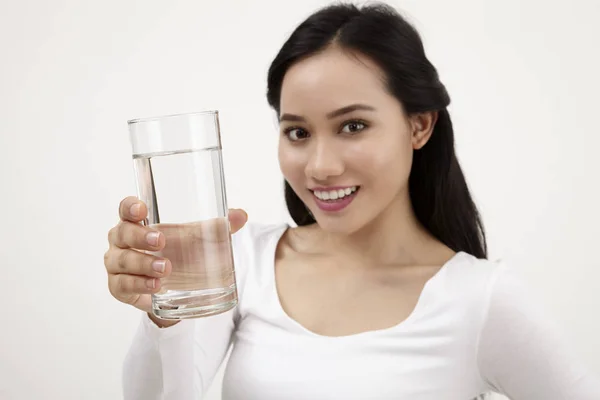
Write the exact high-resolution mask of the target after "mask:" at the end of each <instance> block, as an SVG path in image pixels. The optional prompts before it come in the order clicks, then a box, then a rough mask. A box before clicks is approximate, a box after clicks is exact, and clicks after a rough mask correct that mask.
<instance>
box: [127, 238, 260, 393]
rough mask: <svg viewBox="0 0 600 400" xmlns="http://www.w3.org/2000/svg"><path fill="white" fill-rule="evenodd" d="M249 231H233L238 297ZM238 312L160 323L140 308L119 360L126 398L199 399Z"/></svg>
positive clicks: (228, 342) (223, 352) (223, 351)
mask: <svg viewBox="0 0 600 400" xmlns="http://www.w3.org/2000/svg"><path fill="white" fill-rule="evenodd" d="M247 231H248V229H246V227H244V228H243V229H242V230H240V231H239V232H238V233H236V234H234V235H233V236H232V246H233V253H234V261H235V269H236V284H237V288H238V296H240V298H241V297H242V292H243V282H244V281H245V274H246V272H247V268H244V267H243V265H244V262H243V261H244V258H246V250H247V249H246V248H245V247H247V246H249V245H250V242H249V240H250V239H249V233H247ZM238 318H239V310H238V308H237V307H236V308H234V309H233V310H229V311H227V312H225V313H223V314H219V315H214V316H210V317H205V318H197V319H189V320H182V321H180V322H179V323H178V324H176V325H173V326H171V327H168V328H159V327H158V326H157V325H156V324H154V322H152V320H150V318H149V317H148V316H147V315H146V314H145V313H144V314H143V316H142V321H141V323H140V325H139V327H138V330H137V332H136V334H135V335H134V338H133V341H132V344H131V347H130V348H129V351H128V353H127V355H126V357H125V361H124V365H123V374H122V384H123V396H124V400H159V399H160V400H188V399H190V400H191V399H194V400H198V399H201V398H202V397H203V396H204V394H205V393H206V391H207V390H208V388H209V387H210V384H211V383H212V380H213V378H214V376H215V374H216V372H217V371H218V369H219V367H220V365H221V364H222V362H223V360H224V358H225V356H226V355H227V352H228V350H229V347H230V345H231V341H232V334H233V332H234V330H235V328H236V323H237V320H238Z"/></svg>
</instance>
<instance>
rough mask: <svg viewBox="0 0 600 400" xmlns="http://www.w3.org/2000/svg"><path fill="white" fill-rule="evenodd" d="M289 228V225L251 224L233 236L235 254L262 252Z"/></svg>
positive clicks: (247, 224)
mask: <svg viewBox="0 0 600 400" xmlns="http://www.w3.org/2000/svg"><path fill="white" fill-rule="evenodd" d="M288 227H289V225H288V224H287V223H278V224H266V223H261V222H250V221H248V222H247V223H246V225H244V226H243V227H242V229H240V230H239V231H237V232H236V233H234V234H233V235H232V236H231V240H232V247H233V251H234V253H254V252H260V251H261V250H263V249H264V248H265V247H267V246H268V245H269V244H271V242H272V241H273V240H278V239H279V237H281V235H282V234H283V233H284V232H285V230H286V229H287V228H288Z"/></svg>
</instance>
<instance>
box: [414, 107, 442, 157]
mask: <svg viewBox="0 0 600 400" xmlns="http://www.w3.org/2000/svg"><path fill="white" fill-rule="evenodd" d="M437 119H438V112H437V111H428V112H424V113H417V114H413V115H411V116H410V125H411V129H412V146H413V149H414V150H419V149H421V148H422V147H423V146H425V144H427V142H428V141H429V138H430V137H431V134H432V133H433V128H434V127H435V123H436V122H437Z"/></svg>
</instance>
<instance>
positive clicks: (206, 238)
mask: <svg viewBox="0 0 600 400" xmlns="http://www.w3.org/2000/svg"><path fill="white" fill-rule="evenodd" d="M133 162H134V170H135V174H136V182H137V186H138V195H139V197H140V199H141V200H142V201H144V202H145V203H146V205H147V206H148V219H147V220H146V221H144V222H145V224H146V225H148V226H152V227H154V228H156V229H158V230H160V231H161V232H162V233H163V234H164V235H165V237H166V246H165V248H164V249H163V250H162V251H161V252H158V253H154V254H156V255H158V256H161V257H166V258H168V259H169V260H170V261H171V265H172V272H171V274H170V275H169V276H168V277H167V278H163V279H161V290H160V292H159V293H157V294H155V295H153V299H152V300H153V301H152V306H153V312H154V313H155V314H156V315H157V316H158V317H160V318H165V319H182V318H194V317H202V316H208V315H214V314H219V313H221V312H224V311H227V310H230V309H231V308H233V307H234V306H235V305H236V304H237V291H236V281H235V270H234V264H233V255H232V252H231V236H230V232H229V223H228V220H227V200H226V197H225V185H224V178H223V174H222V160H221V151H220V149H218V148H211V149H203V150H186V151H179V152H168V153H155V154H144V155H136V156H134V160H133Z"/></svg>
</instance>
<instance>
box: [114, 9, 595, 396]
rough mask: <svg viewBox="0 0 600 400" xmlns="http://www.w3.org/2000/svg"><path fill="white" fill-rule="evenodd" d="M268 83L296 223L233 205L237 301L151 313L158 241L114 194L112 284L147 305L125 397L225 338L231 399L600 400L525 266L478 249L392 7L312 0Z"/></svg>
mask: <svg viewBox="0 0 600 400" xmlns="http://www.w3.org/2000/svg"><path fill="white" fill-rule="evenodd" d="M267 97H268V101H269V104H270V105H271V106H272V107H273V108H274V110H275V111H276V112H277V115H278V116H279V120H280V127H281V137H280V143H279V160H280V165H281V171H282V173H283V175H284V177H285V194H286V202H287V205H288V209H289V211H290V213H291V215H292V217H293V219H294V221H295V222H296V223H297V225H298V227H294V228H291V227H289V226H287V225H286V224H281V225H274V226H266V225H260V224H256V223H251V224H247V225H246V226H244V225H245V222H246V219H247V217H246V214H245V213H244V212H243V211H240V210H231V212H230V215H229V218H230V221H231V225H232V230H233V232H235V233H234V235H233V246H234V256H235V261H236V271H237V280H238V291H239V305H238V307H237V308H236V309H234V310H232V311H230V312H227V313H223V314H220V315H218V316H214V317H209V318H203V319H197V320H185V321H181V322H178V323H177V322H175V323H174V322H169V321H162V320H159V319H156V318H155V317H154V316H153V315H152V314H151V313H149V311H150V300H149V299H150V294H151V293H154V292H157V291H158V290H159V289H160V278H162V277H165V276H168V274H169V272H170V269H171V266H170V263H169V262H168V261H166V264H161V263H160V260H159V259H155V258H154V257H153V256H151V255H148V254H143V253H141V252H139V251H138V250H150V251H156V250H158V249H160V248H162V247H164V245H165V238H164V236H163V235H162V234H158V233H156V232H153V231H152V230H151V229H150V228H147V227H144V226H142V225H140V224H139V221H141V220H143V219H144V218H145V216H146V213H147V208H146V206H145V205H144V204H143V203H141V202H139V201H138V200H137V199H135V198H127V199H125V200H124V201H123V202H122V203H121V206H120V215H121V219H122V221H121V222H120V223H119V224H118V225H117V226H116V227H115V228H113V229H112V230H111V232H110V235H109V239H110V249H109V251H108V252H107V254H106V261H105V264H106V268H107V271H108V274H109V287H110V290H111V293H112V294H113V295H114V296H115V297H116V298H117V299H118V300H120V301H122V302H124V303H128V304H131V305H134V306H135V307H137V308H139V309H141V310H143V311H145V312H147V313H148V315H146V314H144V315H143V318H142V323H141V325H140V329H139V331H138V333H137V335H136V337H135V338H134V342H133V345H132V347H131V349H130V351H129V354H128V357H127V359H126V362H125V366H124V376H123V380H124V381H123V384H124V393H125V398H126V399H155V398H161V399H199V398H201V397H202V395H203V394H204V393H205V391H206V389H207V388H208V387H209V385H210V383H211V381H212V379H213V377H214V374H215V372H216V371H217V369H218V367H219V365H220V364H221V362H222V361H223V359H224V357H225V355H226V353H227V351H228V349H229V347H230V344H232V345H233V347H232V353H231V357H230V359H229V361H228V365H227V370H226V375H225V379H224V386H223V398H224V399H236V400H238V399H239V400H242V399H244V400H248V399H261V400H271V399H273V400H275V399H277V400H281V399H285V400H288V399H410V400H425V399H427V400H433V399H436V400H440V399H457V400H458V399H460V400H464V399H473V398H475V397H477V396H479V395H481V394H483V393H486V392H492V391H494V392H499V393H503V394H506V395H508V396H509V397H510V398H512V399H517V400H519V399H528V400H530V399H531V400H537V399H540V400H541V399H544V400H552V399H578V400H583V399H589V400H592V399H596V400H597V399H600V385H598V383H597V381H596V380H595V379H594V378H593V377H592V376H591V374H590V373H589V372H587V371H586V369H585V368H584V367H583V366H582V365H581V364H580V363H579V361H578V360H576V359H574V357H573V356H572V355H571V353H570V352H569V349H568V348H567V347H566V345H565V342H564V341H563V340H562V338H561V337H560V336H559V335H558V333H557V329H556V327H555V326H554V325H553V323H552V321H551V320H550V319H548V318H547V317H546V316H545V315H544V313H543V311H542V310H541V309H540V308H538V306H537V303H535V302H534V301H533V300H531V299H529V298H528V295H527V289H526V288H525V287H524V286H523V285H522V283H521V282H520V281H519V280H518V278H517V277H516V276H515V275H514V274H513V273H512V272H511V270H510V269H509V268H508V267H506V266H505V265H503V264H502V263H500V262H491V261H487V260H486V242H485V234H484V231H483V227H482V224H481V220H480V217H479V214H478V212H477V209H476V207H475V205H474V203H473V201H472V198H471V196H470V194H469V190H468V188H467V185H466V183H465V179H464V177H463V174H462V172H461V169H460V166H459V164H458V161H457V159H456V155H455V152H454V143H453V140H454V137H453V130H452V123H451V121H450V117H449V114H448V111H447V109H446V107H447V106H448V104H449V102H450V100H449V96H448V94H447V93H446V90H445V88H444V86H443V85H442V83H441V82H440V81H439V79H438V74H437V72H436V69H435V68H434V67H433V66H432V65H431V63H430V62H429V61H428V59H427V57H426V56H425V53H424V50H423V45H422V42H421V40H420V38H419V35H418V34H417V32H416V31H415V30H414V29H413V28H412V27H411V26H410V25H409V24H408V23H407V22H406V21H405V20H404V19H402V17H401V16H400V15H398V14H397V13H396V12H395V11H394V10H393V9H391V8H389V7H387V6H384V5H371V6H365V7H362V8H358V7H355V6H352V5H335V6H330V7H327V8H324V9H322V10H319V11H318V12H316V13H315V14H313V15H312V16H310V17H309V18H308V19H307V20H306V21H305V22H303V23H302V24H301V25H300V26H299V27H298V28H297V29H296V30H295V31H294V32H293V34H292V35H291V37H290V38H289V39H288V41H287V42H286V43H285V44H284V46H283V48H282V49H281V51H280V52H279V54H278V55H277V57H276V58H275V60H274V61H273V63H272V65H271V68H270V70H269V75H268V95H267ZM134 249H137V250H134ZM154 261H157V262H156V263H154V264H153V262H154ZM153 265H154V266H156V267H157V268H156V271H155V270H154V269H153V268H152V266H153Z"/></svg>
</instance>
